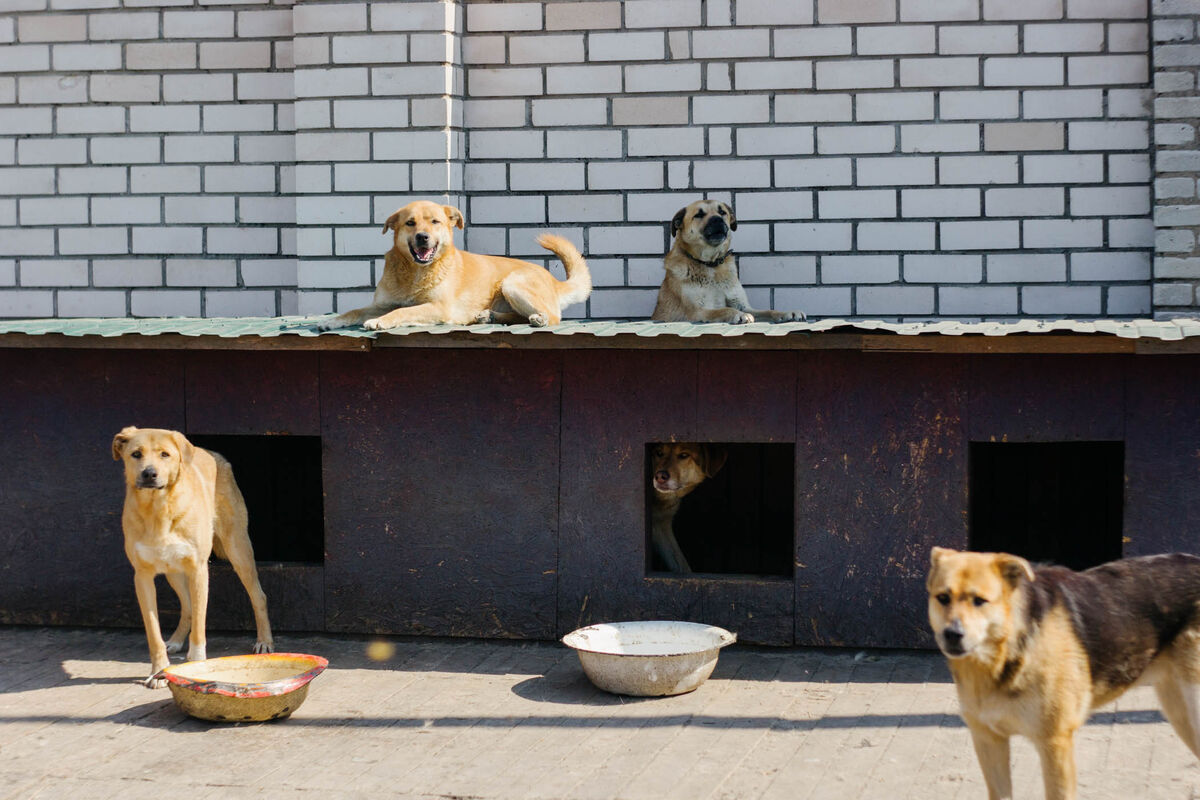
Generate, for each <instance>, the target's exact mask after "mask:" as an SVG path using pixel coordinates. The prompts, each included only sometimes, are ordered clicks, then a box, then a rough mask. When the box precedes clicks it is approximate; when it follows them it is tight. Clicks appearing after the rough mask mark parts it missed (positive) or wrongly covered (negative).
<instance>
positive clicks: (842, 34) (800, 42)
mask: <svg viewBox="0 0 1200 800" xmlns="http://www.w3.org/2000/svg"><path fill="white" fill-rule="evenodd" d="M772 5H775V6H777V7H789V8H799V7H802V6H803V5H804V4H801V3H789V4H786V6H784V4H780V3H776V2H774V0H772ZM772 33H773V34H774V37H775V57H776V58H789V57H794V56H844V55H849V54H850V52H851V50H852V47H853V45H852V42H851V29H850V28H835V27H826V26H821V27H819V28H794V29H792V28H783V29H777V30H774V31H773V32H772Z"/></svg>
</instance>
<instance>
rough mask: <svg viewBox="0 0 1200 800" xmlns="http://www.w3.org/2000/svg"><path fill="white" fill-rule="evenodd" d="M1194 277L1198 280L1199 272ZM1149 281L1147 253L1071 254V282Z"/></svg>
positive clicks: (1149, 272)
mask: <svg viewBox="0 0 1200 800" xmlns="http://www.w3.org/2000/svg"><path fill="white" fill-rule="evenodd" d="M1162 277H1168V276H1162ZM1196 277H1198V278H1200V272H1198V273H1197V275H1196ZM1150 279H1151V270H1150V254H1149V253H1134V252H1100V253H1072V254H1071V280H1073V281H1149V280H1150Z"/></svg>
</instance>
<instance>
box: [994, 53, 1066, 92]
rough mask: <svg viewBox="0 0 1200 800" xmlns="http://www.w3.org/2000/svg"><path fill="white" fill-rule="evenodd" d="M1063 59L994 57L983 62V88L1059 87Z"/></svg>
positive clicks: (1056, 57) (1061, 80)
mask: <svg viewBox="0 0 1200 800" xmlns="http://www.w3.org/2000/svg"><path fill="white" fill-rule="evenodd" d="M1063 83H1064V80H1063V59H1062V58H1061V57H1059V56H1018V57H1014V58H1006V57H1003V56H994V57H991V58H985V59H984V60H983V84H984V85H985V86H1021V87H1024V86H1061V85H1062V84H1063Z"/></svg>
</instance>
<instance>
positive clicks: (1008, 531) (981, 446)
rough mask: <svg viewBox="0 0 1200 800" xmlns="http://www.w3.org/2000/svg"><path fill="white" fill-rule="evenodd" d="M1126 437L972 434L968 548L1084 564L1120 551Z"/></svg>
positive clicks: (1075, 566)
mask: <svg viewBox="0 0 1200 800" xmlns="http://www.w3.org/2000/svg"><path fill="white" fill-rule="evenodd" d="M1124 462H1125V445H1124V443H1123V442H1037V443H1007V442H971V443H970V446H969V467H968V468H969V471H970V477H969V483H970V486H969V493H970V503H969V526H970V532H969V539H970V548H971V549H972V550H979V551H985V552H992V551H1000V552H1008V553H1015V554H1017V555H1020V556H1023V557H1025V558H1027V559H1029V560H1031V561H1040V562H1050V563H1055V564H1062V565H1064V566H1067V567H1071V568H1072V569H1086V568H1088V567H1094V566H1096V565H1097V564H1103V563H1104V562H1106V561H1112V560H1113V559H1117V558H1120V557H1121V549H1122V548H1121V544H1122V527H1121V519H1122V512H1123V489H1124Z"/></svg>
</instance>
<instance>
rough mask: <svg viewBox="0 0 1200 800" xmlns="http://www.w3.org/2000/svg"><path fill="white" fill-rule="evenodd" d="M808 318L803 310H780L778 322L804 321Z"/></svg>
mask: <svg viewBox="0 0 1200 800" xmlns="http://www.w3.org/2000/svg"><path fill="white" fill-rule="evenodd" d="M806 319H808V317H806V316H804V312H803V311H780V312H779V316H778V317H777V318H776V320H775V321H776V322H803V321H804V320H806Z"/></svg>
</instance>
